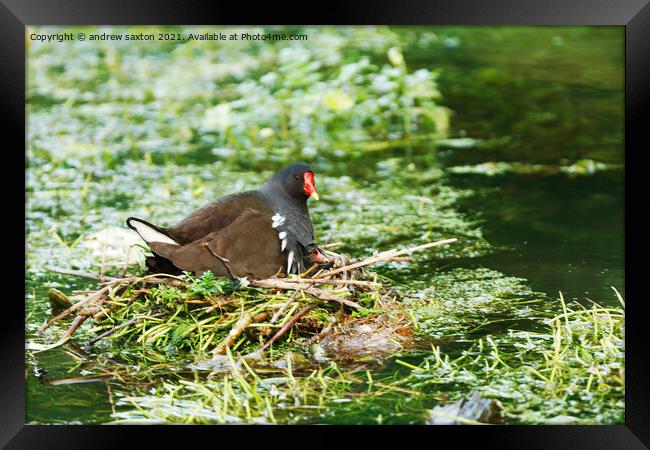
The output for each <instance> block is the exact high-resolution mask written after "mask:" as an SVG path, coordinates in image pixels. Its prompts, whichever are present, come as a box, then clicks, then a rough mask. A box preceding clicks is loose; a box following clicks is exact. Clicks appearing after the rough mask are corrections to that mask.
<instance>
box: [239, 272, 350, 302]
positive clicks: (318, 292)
mask: <svg viewBox="0 0 650 450" xmlns="http://www.w3.org/2000/svg"><path fill="white" fill-rule="evenodd" d="M250 284H251V286H253V287H261V288H268V289H290V290H296V291H298V290H301V291H304V292H305V293H306V294H309V295H311V296H313V297H316V298H318V299H320V300H325V301H334V302H338V303H343V304H344V305H348V306H351V307H352V308H357V309H359V308H361V305H359V304H357V303H355V302H353V301H350V300H347V299H345V298H339V297H336V296H334V295H331V294H329V293H328V292H326V291H324V290H322V289H318V288H315V287H313V286H311V285H309V284H306V283H305V284H300V283H291V282H287V281H286V280H279V279H265V280H253V281H251V283H250Z"/></svg>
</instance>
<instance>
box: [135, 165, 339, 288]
mask: <svg viewBox="0 0 650 450" xmlns="http://www.w3.org/2000/svg"><path fill="white" fill-rule="evenodd" d="M308 198H313V199H314V200H318V194H317V193H316V189H315V187H314V172H313V170H312V169H311V168H310V167H309V166H308V165H306V164H302V163H300V164H294V165H292V166H289V167H287V168H285V169H283V170H281V171H279V172H278V173H276V174H275V175H274V176H273V177H271V178H270V179H269V180H268V181H267V182H266V183H264V184H263V185H262V186H261V187H260V188H259V189H256V190H252V191H246V192H241V193H238V194H230V195H226V196H225V197H222V198H220V199H217V200H215V201H213V202H212V203H209V204H207V205H205V206H204V207H202V208H200V209H198V210H197V211H195V212H193V213H192V214H190V215H189V216H188V217H186V218H185V219H183V220H182V221H181V222H179V223H178V224H176V225H175V226H174V227H172V228H169V229H164V228H161V227H158V226H156V225H153V224H151V223H148V222H146V221H144V220H142V219H138V218H135V217H129V218H128V219H127V220H126V223H127V225H128V226H129V227H130V228H131V229H133V230H134V231H136V232H137V233H138V234H139V235H140V237H141V238H142V239H143V240H144V241H145V242H146V243H147V245H148V246H149V248H150V249H151V251H152V252H153V254H154V256H153V257H151V256H150V257H148V258H147V260H146V264H147V267H148V268H149V269H150V270H151V271H154V272H159V273H160V272H162V273H172V274H177V273H181V271H189V272H195V273H198V274H201V273H203V272H206V271H212V272H213V273H214V274H215V275H217V276H224V277H231V278H233V277H245V276H254V277H269V276H273V275H279V274H299V273H302V272H303V271H304V270H305V269H306V268H309V267H311V266H312V265H313V264H323V265H327V264H328V262H329V261H328V259H327V257H326V256H325V255H324V254H323V252H322V251H321V250H320V249H319V248H318V246H317V245H316V244H315V242H314V228H313V225H312V223H311V218H310V217H309V210H308V209H307V199H308Z"/></svg>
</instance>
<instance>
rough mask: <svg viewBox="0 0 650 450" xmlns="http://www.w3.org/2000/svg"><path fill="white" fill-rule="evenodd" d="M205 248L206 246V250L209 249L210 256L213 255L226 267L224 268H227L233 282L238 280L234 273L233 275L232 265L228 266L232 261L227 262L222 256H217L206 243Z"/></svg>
mask: <svg viewBox="0 0 650 450" xmlns="http://www.w3.org/2000/svg"><path fill="white" fill-rule="evenodd" d="M203 246H204V247H205V248H207V249H208V251H209V252H210V254H211V255H212V256H214V257H215V258H217V259H218V260H219V261H221V264H223V266H224V267H225V268H226V270H227V271H228V275H230V278H231V279H232V280H236V279H237V277H236V276H235V274H234V273H232V270H231V269H230V264H228V263H229V262H230V261H229V260H227V259H226V258H224V257H222V256H219V255H217V254H216V253H215V252H214V251H212V249H211V248H210V246H209V245H208V243H207V242H204V243H203Z"/></svg>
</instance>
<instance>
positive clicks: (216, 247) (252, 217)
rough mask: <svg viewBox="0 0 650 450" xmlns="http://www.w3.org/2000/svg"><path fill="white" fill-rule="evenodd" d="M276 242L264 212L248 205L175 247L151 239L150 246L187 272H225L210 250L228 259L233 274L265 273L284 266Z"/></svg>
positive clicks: (284, 263)
mask: <svg viewBox="0 0 650 450" xmlns="http://www.w3.org/2000/svg"><path fill="white" fill-rule="evenodd" d="M206 245H207V246H209V249H208V248H207V247H206ZM280 245H281V244H280V240H279V239H278V233H277V231H276V230H275V229H273V227H272V226H271V220H270V218H269V217H268V215H267V214H264V213H261V212H259V211H256V210H252V209H248V210H246V211H245V212H244V213H242V214H240V215H239V217H238V218H237V219H236V220H234V221H233V222H232V223H231V224H229V225H228V226H226V227H224V228H223V229H221V230H219V231H215V232H212V233H210V234H208V235H207V236H205V237H203V238H201V239H198V240H196V241H194V242H192V243H190V244H187V245H183V246H180V247H179V246H173V245H170V244H161V243H155V244H152V246H151V249H152V250H153V251H154V252H155V253H156V254H159V255H161V256H164V257H165V258H167V259H169V260H170V261H171V262H172V263H173V264H174V266H176V267H178V268H179V269H182V270H187V271H190V272H197V273H202V272H205V271H208V270H210V271H212V272H213V273H214V274H215V275H217V276H225V277H227V276H229V273H228V270H227V269H226V267H225V265H224V263H223V262H222V261H221V260H220V259H219V258H217V257H216V256H214V255H213V254H212V252H214V253H216V254H217V255H218V256H220V257H222V258H225V259H226V260H228V265H229V266H230V269H231V271H232V272H233V273H234V275H235V276H237V277H244V276H256V277H269V276H272V275H274V274H276V273H278V272H282V271H284V270H285V266H286V262H287V261H286V260H287V257H286V255H284V254H283V253H282V251H281V249H280ZM210 250H212V252H211V251H210Z"/></svg>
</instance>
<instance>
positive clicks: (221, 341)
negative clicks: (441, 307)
mask: <svg viewBox="0 0 650 450" xmlns="http://www.w3.org/2000/svg"><path fill="white" fill-rule="evenodd" d="M455 240H456V239H445V240H441V241H436V242H431V243H428V244H424V245H419V246H416V247H410V248H407V249H402V250H397V249H395V250H390V251H386V252H382V253H379V254H377V255H374V256H372V257H369V258H365V259H362V260H359V261H356V262H351V263H349V262H348V263H346V262H344V261H345V259H344V258H339V261H341V263H340V266H339V267H336V268H333V269H330V270H316V268H315V267H312V268H310V269H309V270H308V271H306V272H305V273H303V274H301V275H300V276H297V277H293V276H292V277H287V278H266V279H253V280H246V279H238V280H228V279H217V278H215V277H214V276H213V275H212V274H211V273H206V274H204V275H202V276H201V277H196V276H193V275H191V274H185V275H182V276H173V275H167V274H153V275H147V276H124V277H121V278H112V277H106V276H103V275H95V274H89V273H85V272H79V271H71V270H64V269H50V270H52V271H55V272H58V273H64V274H67V275H76V276H83V277H89V278H95V279H97V280H98V281H99V282H100V285H99V289H98V290H96V291H94V292H89V293H88V294H89V295H86V296H85V297H83V298H81V299H79V300H78V301H76V302H72V301H71V300H70V299H68V298H67V297H66V296H65V294H63V293H61V292H59V291H56V290H53V291H51V293H50V300H51V302H52V304H53V313H54V312H55V307H56V308H57V309H58V311H60V312H58V311H56V312H58V314H56V316H55V317H53V318H52V319H51V320H49V321H48V322H47V323H45V324H44V325H43V326H41V327H40V329H39V332H43V331H44V330H45V329H47V328H49V327H50V326H51V325H53V324H55V323H58V322H61V321H63V320H64V319H69V318H70V317H74V319H73V320H72V322H71V324H70V325H69V327H68V328H67V330H66V331H65V332H64V333H63V335H62V336H61V337H60V339H59V341H58V342H56V343H55V344H53V345H51V346H49V347H55V346H58V345H61V344H63V343H65V342H67V341H68V340H69V339H71V338H72V337H73V335H74V333H75V332H76V331H77V329H78V328H79V326H80V325H81V324H83V323H84V322H86V321H88V320H90V321H92V322H93V326H92V327H91V328H90V330H89V332H90V334H91V335H92V336H93V337H92V338H90V339H88V340H86V342H84V343H83V344H84V345H85V346H86V347H91V346H94V345H96V344H97V343H98V342H100V341H105V340H112V341H116V340H120V339H121V340H123V341H124V342H125V343H126V344H128V343H133V344H138V345H141V346H148V347H150V348H154V349H156V350H159V351H165V350H166V351H169V350H170V349H175V350H177V349H183V350H189V351H190V352H192V353H194V354H195V355H197V356H200V355H210V354H212V355H215V356H216V355H224V354H226V353H229V352H235V351H238V352H240V353H242V354H244V355H248V356H261V355H262V354H263V353H264V352H265V351H267V350H268V349H270V348H272V346H274V345H276V346H278V345H281V344H283V343H286V341H288V340H290V339H292V338H293V339H294V341H295V340H296V339H297V338H301V339H308V340H309V342H312V343H320V345H322V347H323V348H325V350H326V351H327V352H328V353H330V354H332V353H334V354H339V355H341V356H342V357H353V356H354V355H355V354H362V355H366V354H368V355H369V354H375V355H377V354H379V355H381V354H383V353H390V352H395V351H396V350H399V348H400V347H403V346H404V345H408V342H409V340H410V337H411V335H412V334H411V331H410V320H411V318H410V315H409V314H408V313H407V312H406V311H404V310H403V309H402V308H401V306H400V305H401V303H400V302H399V295H398V294H397V293H396V292H394V291H393V290H391V289H390V288H389V286H388V285H387V283H385V282H383V281H382V279H381V278H380V277H378V276H377V275H376V274H372V273H369V272H367V271H366V270H365V268H367V267H369V266H371V265H373V264H376V263H380V262H389V261H395V260H401V259H403V258H404V256H405V255H408V254H410V253H413V252H415V251H419V250H424V249H427V248H430V247H434V246H438V245H444V244H448V243H451V242H454V241H455Z"/></svg>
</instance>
